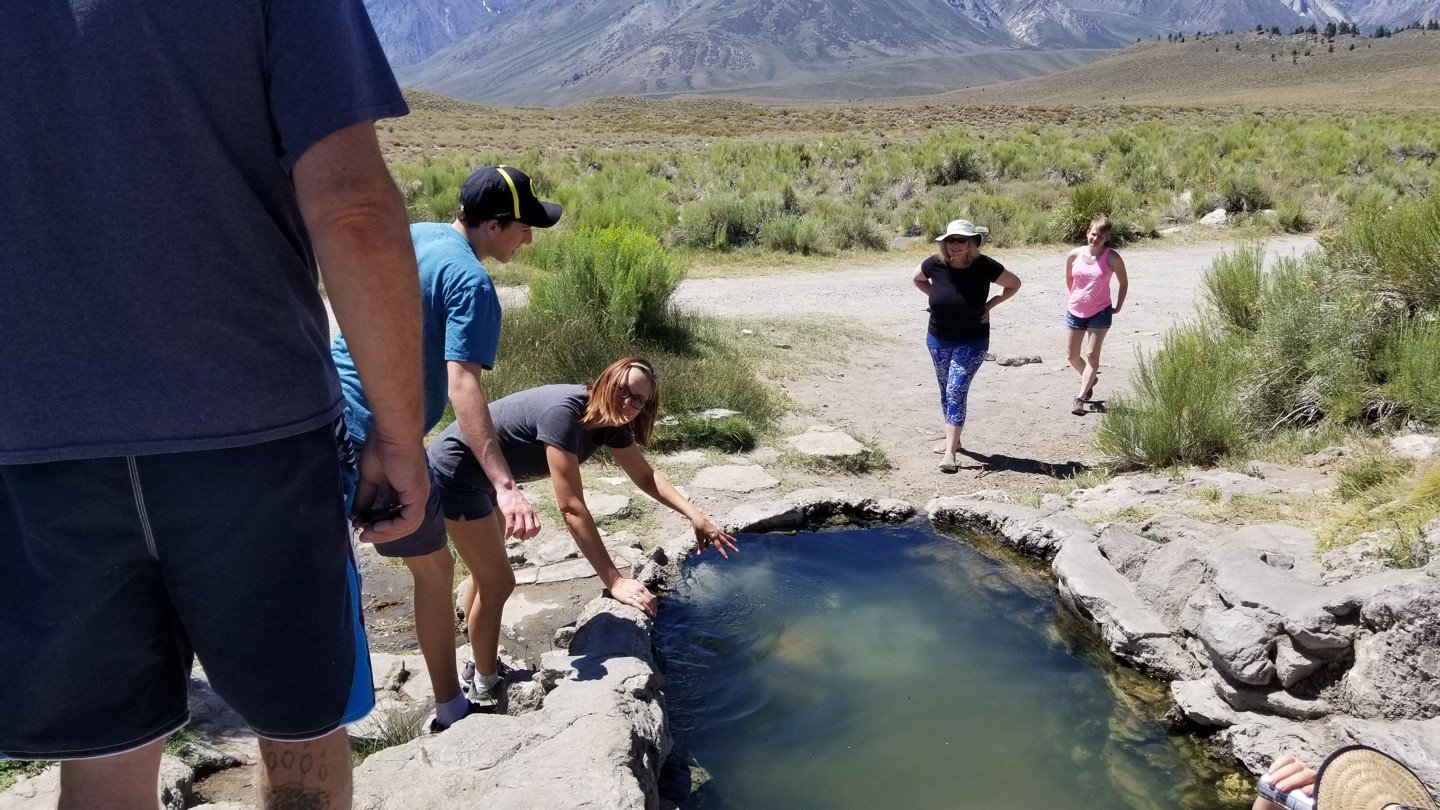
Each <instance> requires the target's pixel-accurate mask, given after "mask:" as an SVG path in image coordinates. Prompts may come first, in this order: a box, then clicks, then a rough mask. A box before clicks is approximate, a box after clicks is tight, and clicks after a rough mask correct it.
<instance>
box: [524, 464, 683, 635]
mask: <svg viewBox="0 0 1440 810" xmlns="http://www.w3.org/2000/svg"><path fill="white" fill-rule="evenodd" d="M545 460H546V461H547V462H548V463H549V466H550V484H551V485H552V486H553V487H554V488H555V503H556V504H557V505H558V506H559V507H560V514H561V516H562V517H564V519H565V527H566V528H567V529H569V530H570V536H571V537H574V538H575V545H577V546H579V547H580V553H581V554H584V555H585V559H587V560H589V561H590V565H591V566H592V567H593V568H594V569H595V573H596V574H599V575H600V581H601V582H602V583H604V584H605V588H606V589H607V590H609V591H610V596H611V597H613V598H614V599H615V601H617V602H619V603H621V604H624V605H630V606H631V607H636V608H639V609H640V610H641V611H643V612H644V613H645V615H647V616H654V615H655V608H656V607H657V606H658V601H657V600H656V599H655V594H653V593H650V590H649V589H648V588H646V587H645V586H644V585H641V584H640V583H639V582H638V581H636V580H633V579H630V578H628V577H622V576H620V569H618V568H616V567H615V561H614V560H612V559H610V552H609V551H606V550H605V541H604V540H602V539H601V538H600V530H599V529H597V528H596V527H595V518H594V517H592V516H591V515H590V507H588V506H586V505H585V484H584V482H583V481H581V480H580V459H579V457H578V456H576V455H575V454H574V453H571V452H570V451H568V450H561V449H560V448H558V447H555V446H554V445H547V446H546V447H545Z"/></svg>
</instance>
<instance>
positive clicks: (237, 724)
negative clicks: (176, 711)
mask: <svg viewBox="0 0 1440 810" xmlns="http://www.w3.org/2000/svg"><path fill="white" fill-rule="evenodd" d="M187 728H188V729H189V730H190V732H191V733H192V734H194V735H195V736H196V737H198V738H200V739H202V740H204V741H205V742H206V743H207V744H209V745H210V746H211V747H213V748H215V749H217V750H219V751H220V752H222V753H223V754H224V755H226V756H230V757H234V758H235V759H236V760H237V761H239V762H241V763H243V764H245V765H253V764H255V762H256V761H257V757H258V755H259V747H258V746H257V745H256V743H255V733H254V732H253V731H251V730H250V727H249V726H247V725H245V721H244V720H241V719H240V715H238V714H236V713H235V712H234V710H232V709H231V708H230V706H229V705H228V704H226V703H225V701H224V700H222V699H221V698H220V696H219V695H217V694H215V691H214V690H213V689H211V688H210V680H209V677H208V676H207V675H206V674H205V670H204V669H203V668H202V667H200V666H199V665H196V666H195V668H194V669H192V670H191V671H190V724H189V725H188V726H187Z"/></svg>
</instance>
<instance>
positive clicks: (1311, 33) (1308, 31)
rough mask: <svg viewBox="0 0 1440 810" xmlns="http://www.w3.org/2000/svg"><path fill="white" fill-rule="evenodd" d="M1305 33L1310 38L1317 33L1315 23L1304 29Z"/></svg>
mask: <svg viewBox="0 0 1440 810" xmlns="http://www.w3.org/2000/svg"><path fill="white" fill-rule="evenodd" d="M1305 33H1307V34H1309V35H1310V36H1312V37H1313V36H1315V35H1316V34H1317V33H1319V32H1318V31H1317V30H1315V23H1310V27H1309V28H1306V29H1305Z"/></svg>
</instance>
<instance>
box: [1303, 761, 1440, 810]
mask: <svg viewBox="0 0 1440 810" xmlns="http://www.w3.org/2000/svg"><path fill="white" fill-rule="evenodd" d="M1397 805H1398V806H1405V807H1417V808H1421V810H1440V808H1437V807H1436V804H1435V800H1434V799H1433V798H1432V797H1431V796H1430V791H1428V790H1426V789H1425V784H1424V783H1423V782H1421V781H1420V778H1419V777H1418V776H1416V775H1415V774H1413V773H1411V772H1410V770H1409V769H1408V768H1406V767H1405V766H1404V765H1402V764H1400V763H1399V762H1397V761H1395V760H1394V759H1392V758H1391V757H1389V756H1387V755H1385V754H1383V753H1381V752H1379V751H1376V750H1375V749H1374V748H1368V747H1366V746H1363V745H1351V746H1346V747H1345V748H1341V749H1340V750H1338V751H1335V752H1334V753H1332V754H1331V755H1330V756H1328V757H1326V758H1325V761H1324V762H1323V763H1321V765H1320V769H1319V771H1317V772H1316V776H1315V807H1316V809H1317V810H1384V808H1387V807H1393V806H1397Z"/></svg>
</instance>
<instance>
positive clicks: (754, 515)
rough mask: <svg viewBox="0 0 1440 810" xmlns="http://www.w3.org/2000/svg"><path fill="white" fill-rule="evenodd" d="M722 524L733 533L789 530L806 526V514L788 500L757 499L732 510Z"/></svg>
mask: <svg viewBox="0 0 1440 810" xmlns="http://www.w3.org/2000/svg"><path fill="white" fill-rule="evenodd" d="M720 525H721V527H722V528H724V529H725V530H726V531H728V532H731V533H736V532H774V531H787V530H792V529H799V528H802V527H804V525H805V516H804V514H802V513H801V511H800V510H799V509H797V508H795V507H794V506H793V505H791V504H790V503H788V502H787V501H757V502H754V503H744V504H741V505H739V506H737V507H735V508H734V509H732V510H730V514H728V515H726V516H725V519H724V520H722V521H721V522H720Z"/></svg>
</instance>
